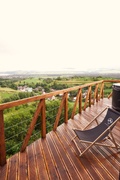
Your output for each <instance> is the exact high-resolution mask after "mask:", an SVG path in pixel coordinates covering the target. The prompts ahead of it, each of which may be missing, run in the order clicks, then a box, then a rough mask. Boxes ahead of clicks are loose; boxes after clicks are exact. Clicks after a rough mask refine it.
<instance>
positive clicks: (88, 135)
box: [72, 107, 120, 156]
mask: <svg viewBox="0 0 120 180" xmlns="http://www.w3.org/2000/svg"><path fill="white" fill-rule="evenodd" d="M105 110H106V111H107V113H106V115H105V117H104V118H103V121H102V122H101V123H100V124H98V121H97V118H98V117H99V116H100V115H101V116H102V114H103V113H105V112H104V111H105ZM119 120H120V113H119V112H117V111H115V110H114V109H111V108H109V107H106V108H105V109H104V110H103V111H101V112H100V113H99V114H98V115H97V116H96V117H95V118H94V119H93V120H92V121H91V122H90V123H89V124H88V125H87V126H86V127H85V128H84V129H83V130H79V129H73V130H74V132H75V134H76V136H75V137H74V138H73V139H72V140H73V142H74V143H75V145H76V147H77V149H78V151H79V153H80V155H79V156H82V155H83V154H84V153H85V152H86V151H88V150H89V149H90V148H91V147H92V146H93V145H99V146H106V147H110V148H116V149H117V150H118V149H119V148H120V145H119V144H118V143H117V142H116V141H115V138H114V136H113V133H112V129H113V128H114V126H115V124H116V123H117V122H118V121H119ZM94 121H96V123H97V126H95V127H93V128H92V129H87V128H88V126H89V125H91V124H92V123H93V122H94ZM76 137H77V138H78V139H79V141H80V142H81V143H86V144H87V145H88V146H87V147H86V148H85V150H83V151H81V150H80V148H79V146H78V144H77V142H76V141H75V138H76ZM107 139H108V140H110V141H111V142H112V144H107V143H103V142H105V140H107Z"/></svg>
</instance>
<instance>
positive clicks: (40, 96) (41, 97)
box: [0, 80, 103, 110]
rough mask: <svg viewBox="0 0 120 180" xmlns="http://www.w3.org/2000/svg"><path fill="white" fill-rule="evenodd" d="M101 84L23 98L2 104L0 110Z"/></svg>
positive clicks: (85, 85) (93, 83) (90, 84)
mask: <svg viewBox="0 0 120 180" xmlns="http://www.w3.org/2000/svg"><path fill="white" fill-rule="evenodd" d="M102 82H103V80H101V81H95V82H92V83H87V84H84V85H80V86H75V87H71V88H67V89H63V90H58V91H54V92H50V93H46V94H42V95H38V96H33V97H29V98H24V99H20V100H16V101H12V102H8V103H3V104H0V110H4V109H8V108H12V107H15V106H19V105H22V104H26V103H30V102H34V101H39V100H41V99H47V98H50V97H52V96H56V95H59V94H64V93H69V92H70V91H75V90H78V89H80V88H81V89H83V88H85V87H88V86H93V85H95V84H97V83H102Z"/></svg>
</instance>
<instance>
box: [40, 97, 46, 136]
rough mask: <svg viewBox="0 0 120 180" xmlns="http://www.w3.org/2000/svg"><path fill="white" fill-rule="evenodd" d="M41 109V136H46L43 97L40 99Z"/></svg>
mask: <svg viewBox="0 0 120 180" xmlns="http://www.w3.org/2000/svg"><path fill="white" fill-rule="evenodd" d="M42 104H43V106H42V109H41V117H42V124H41V126H42V127H41V136H42V138H45V137H46V113H45V99H42Z"/></svg>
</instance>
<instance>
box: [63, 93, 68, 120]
mask: <svg viewBox="0 0 120 180" xmlns="http://www.w3.org/2000/svg"><path fill="white" fill-rule="evenodd" d="M64 119H65V120H64V122H65V123H67V122H68V93H65V101H64Z"/></svg>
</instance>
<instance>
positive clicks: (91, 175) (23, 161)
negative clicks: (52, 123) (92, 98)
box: [0, 99, 120, 180]
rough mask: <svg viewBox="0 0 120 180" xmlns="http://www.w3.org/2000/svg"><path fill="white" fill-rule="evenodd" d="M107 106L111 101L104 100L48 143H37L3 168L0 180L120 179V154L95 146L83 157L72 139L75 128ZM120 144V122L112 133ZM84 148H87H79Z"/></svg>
mask: <svg viewBox="0 0 120 180" xmlns="http://www.w3.org/2000/svg"><path fill="white" fill-rule="evenodd" d="M106 105H107V106H108V105H109V106H110V105H111V100H110V99H103V100H101V101H99V102H98V103H96V104H95V105H92V106H91V107H88V108H87V109H86V110H85V111H83V112H82V114H77V115H75V116H74V119H70V120H69V121H68V123H67V124H62V125H60V126H59V127H58V128H57V131H56V132H53V131H51V132H50V133H48V134H47V136H46V138H45V139H38V140H37V141H35V142H34V143H32V144H31V145H29V146H28V147H27V149H26V151H25V152H23V153H20V152H19V153H17V154H15V155H14V156H12V157H11V158H9V159H8V160H7V164H6V165H5V166H3V167H0V180H4V179H5V180H8V179H9V180H14V179H15V180H16V179H21V180H24V179H25V180H26V179H35V180H40V179H41V180H49V179H51V180H57V179H63V180H64V179H66V180H67V179H70V180H72V179H74V180H80V179H83V180H84V179H98V180H99V179H106V180H110V179H112V180H113V179H115V180H117V179H119V178H118V177H119V168H120V152H119V153H117V151H116V149H110V148H107V147H98V146H93V147H92V148H91V149H90V150H89V151H88V152H87V153H85V154H84V156H82V157H79V152H78V150H77V148H76V147H75V145H74V143H73V142H72V139H73V137H74V132H73V130H72V129H73V128H80V129H82V128H84V127H85V126H86V124H87V123H88V122H89V121H90V120H91V118H93V117H95V116H96V115H97V114H98V113H99V112H100V111H101V110H103V109H104V108H105V107H106ZM113 133H114V136H115V138H116V140H117V142H118V143H119V144H120V122H118V123H117V125H116V127H115V128H114V130H113ZM79 146H80V148H83V149H84V148H85V146H86V145H85V144H82V145H79Z"/></svg>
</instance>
